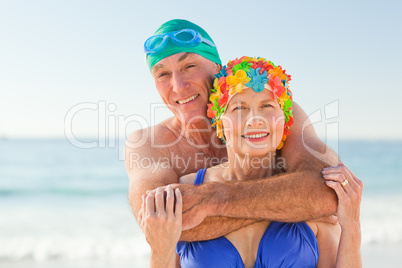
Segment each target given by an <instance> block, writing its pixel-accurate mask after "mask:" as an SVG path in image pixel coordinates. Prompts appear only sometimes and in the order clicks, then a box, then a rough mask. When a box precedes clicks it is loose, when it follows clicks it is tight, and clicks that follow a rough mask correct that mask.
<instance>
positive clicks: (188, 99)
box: [176, 94, 200, 104]
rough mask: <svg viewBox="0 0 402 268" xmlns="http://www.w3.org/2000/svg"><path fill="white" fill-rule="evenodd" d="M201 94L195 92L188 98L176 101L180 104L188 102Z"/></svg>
mask: <svg viewBox="0 0 402 268" xmlns="http://www.w3.org/2000/svg"><path fill="white" fill-rule="evenodd" d="M199 95H200V94H195V95H194V96H191V97H189V98H187V99H184V100H179V101H176V102H177V103H178V104H186V103H188V102H190V101H192V100H194V99H195V98H197V97H198V96H199Z"/></svg>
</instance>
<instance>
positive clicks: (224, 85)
mask: <svg viewBox="0 0 402 268" xmlns="http://www.w3.org/2000/svg"><path fill="white" fill-rule="evenodd" d="M215 77H216V79H215V81H214V87H213V88H212V93H211V96H210V97H209V100H210V102H211V103H209V104H208V111H207V116H208V117H210V118H212V126H213V127H215V128H216V133H217V136H218V137H219V138H221V139H222V140H224V137H223V131H222V121H221V117H222V115H223V114H224V113H225V111H226V107H227V103H228V101H229V99H230V98H231V97H232V96H233V95H235V94H237V93H240V92H242V91H243V90H244V89H245V88H252V89H253V90H254V91H255V92H261V91H263V90H264V88H267V89H270V90H271V91H272V92H273V93H274V95H275V96H276V97H277V100H278V103H279V105H280V107H281V109H282V110H283V113H284V115H285V127H284V132H283V133H284V134H283V137H282V140H281V143H280V145H279V146H278V150H279V149H281V148H282V147H283V142H284V141H285V140H286V137H287V136H288V135H289V133H290V131H289V129H290V126H291V125H292V124H293V114H292V103H293V102H292V100H293V95H292V92H291V91H290V89H289V84H288V83H289V81H290V80H291V77H290V75H288V74H286V71H285V70H283V69H282V67H281V66H276V65H275V64H274V63H273V62H272V61H267V60H265V59H264V58H251V57H246V56H244V57H241V58H239V59H235V60H232V61H229V62H228V64H227V65H226V66H223V68H222V70H221V71H220V72H219V73H218V74H216V75H215ZM266 85H267V86H266Z"/></svg>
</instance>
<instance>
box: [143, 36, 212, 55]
mask: <svg viewBox="0 0 402 268" xmlns="http://www.w3.org/2000/svg"><path fill="white" fill-rule="evenodd" d="M169 38H170V39H171V40H172V41H173V43H175V44H176V45H177V46H182V47H195V46H197V45H198V44H200V43H201V42H204V43H206V44H207V45H209V46H211V47H215V44H214V43H212V42H211V41H209V40H207V39H205V38H203V37H202V36H201V34H200V33H199V32H197V31H196V30H193V29H182V30H179V31H175V32H169V33H165V34H161V35H154V36H151V37H150V38H148V39H147V41H145V43H144V51H145V53H146V54H147V55H150V56H154V55H156V54H158V53H160V52H162V51H163V50H164V49H165V47H166V45H167V41H168V39H169Z"/></svg>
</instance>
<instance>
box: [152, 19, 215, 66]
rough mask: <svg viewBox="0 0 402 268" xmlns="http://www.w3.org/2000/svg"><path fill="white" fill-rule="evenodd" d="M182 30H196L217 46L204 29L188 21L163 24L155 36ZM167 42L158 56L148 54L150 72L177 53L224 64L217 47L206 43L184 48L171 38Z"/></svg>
mask: <svg viewBox="0 0 402 268" xmlns="http://www.w3.org/2000/svg"><path fill="white" fill-rule="evenodd" d="M182 29H192V30H195V31H197V32H198V33H199V34H200V35H201V36H202V38H204V39H207V40H209V41H211V42H212V43H213V44H215V43H214V41H213V40H212V38H211V37H210V36H209V34H208V33H207V32H206V31H205V30H204V29H202V28H201V27H200V26H198V25H196V24H194V23H192V22H190V21H188V20H179V19H174V20H170V21H167V22H165V23H164V24H162V25H161V26H160V27H159V28H158V30H156V32H155V33H154V36H155V35H163V34H166V33H171V32H175V31H179V30H182ZM166 42H167V43H166V46H165V48H164V49H163V50H162V51H161V52H159V53H158V54H156V55H152V54H147V56H146V61H147V64H148V67H149V70H151V71H152V67H153V66H154V65H155V64H156V63H158V62H159V61H160V60H162V59H164V58H166V57H169V56H171V55H174V54H177V53H182V52H192V53H196V54H199V55H201V56H203V57H204V58H206V59H208V60H210V61H212V62H215V63H217V64H222V62H221V60H220V58H219V54H218V50H217V49H216V46H210V45H208V44H206V43H204V42H200V43H198V44H197V45H195V46H182V45H178V44H176V43H175V42H173V41H172V40H171V39H170V38H168V40H166Z"/></svg>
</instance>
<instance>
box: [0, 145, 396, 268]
mask: <svg viewBox="0 0 402 268" xmlns="http://www.w3.org/2000/svg"><path fill="white" fill-rule="evenodd" d="M338 152H339V155H340V157H341V159H342V161H343V162H344V163H345V164H346V165H347V166H348V167H349V168H350V169H351V170H352V171H353V172H354V173H355V175H356V176H357V177H358V178H360V179H361V180H362V181H363V182H364V184H365V186H364V192H363V198H362V207H361V223H362V234H363V236H362V254H363V263H364V267H395V266H398V265H400V263H401V261H402V257H401V254H400V253H401V252H402V224H401V221H402V209H401V207H402V180H401V174H402V141H392V142H391V141H341V142H340V143H339V151H338ZM122 156H123V143H120V144H119V145H116V146H115V147H114V148H109V147H105V148H93V149H81V148H77V147H75V146H74V145H72V144H70V143H69V142H68V141H67V140H64V139H60V140H56V139H55V140H39V139H38V140H23V139H3V140H0V267H7V268H12V267H37V268H45V267H46V268H47V267H99V268H101V267H102V268H103V267H117V268H120V267H148V258H149V251H150V249H149V246H148V244H147V243H146V241H145V237H144V236H143V234H142V232H141V229H140V228H139V226H138V224H137V223H136V221H135V219H134V217H133V215H132V212H131V208H130V205H129V203H128V199H127V193H128V177H127V174H126V171H125V167H124V162H123V160H122V159H123V158H122Z"/></svg>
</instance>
